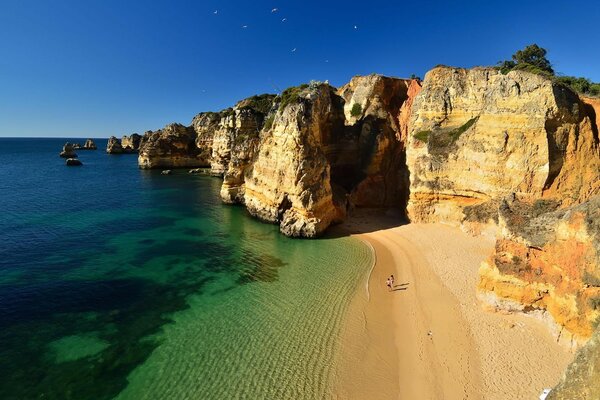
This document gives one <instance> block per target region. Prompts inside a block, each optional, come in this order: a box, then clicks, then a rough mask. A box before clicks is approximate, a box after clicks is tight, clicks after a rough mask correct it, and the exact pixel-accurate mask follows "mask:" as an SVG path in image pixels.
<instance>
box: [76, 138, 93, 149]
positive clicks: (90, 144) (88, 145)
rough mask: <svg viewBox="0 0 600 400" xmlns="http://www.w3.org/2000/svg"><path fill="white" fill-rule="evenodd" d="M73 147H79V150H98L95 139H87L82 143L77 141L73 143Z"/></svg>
mask: <svg viewBox="0 0 600 400" xmlns="http://www.w3.org/2000/svg"><path fill="white" fill-rule="evenodd" d="M73 148H74V149H78V150H96V149H97V147H96V143H94V141H93V140H92V139H87V140H86V141H85V143H84V144H83V146H82V145H80V144H79V143H75V144H73Z"/></svg>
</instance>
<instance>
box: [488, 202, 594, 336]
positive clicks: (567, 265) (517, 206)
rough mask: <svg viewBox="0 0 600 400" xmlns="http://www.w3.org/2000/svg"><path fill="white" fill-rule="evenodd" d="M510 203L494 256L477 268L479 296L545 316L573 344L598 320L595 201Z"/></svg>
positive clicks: (502, 216)
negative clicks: (561, 206) (569, 205)
mask: <svg viewBox="0 0 600 400" xmlns="http://www.w3.org/2000/svg"><path fill="white" fill-rule="evenodd" d="M559 205H560V203H559V202H557V201H552V200H544V199H538V200H536V201H534V202H528V201H520V200H518V199H515V198H509V199H506V200H505V201H503V202H502V204H501V206H500V207H499V210H500V212H499V226H500V230H499V231H500V233H499V235H498V239H497V241H496V249H495V252H494V253H493V254H492V255H491V256H490V258H489V259H488V260H487V261H486V262H484V263H483V264H482V266H481V268H480V281H479V287H478V290H479V297H480V298H481V299H482V300H484V301H485V303H487V304H491V305H493V306H494V307H495V308H498V309H504V310H518V311H523V312H528V313H534V314H538V315H540V316H542V317H546V318H547V319H548V320H549V321H550V322H552V325H554V327H555V328H556V329H555V333H556V335H557V337H559V338H560V340H562V341H565V342H567V343H569V344H573V345H576V344H577V343H578V342H581V341H584V340H585V339H587V338H589V337H590V335H591V334H592V331H593V329H594V327H595V326H596V324H597V323H598V321H600V196H596V197H594V198H592V199H590V200H589V201H586V202H584V203H582V204H580V205H577V206H571V207H568V208H559Z"/></svg>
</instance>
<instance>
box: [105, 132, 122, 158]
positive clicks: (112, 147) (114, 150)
mask: <svg viewBox="0 0 600 400" xmlns="http://www.w3.org/2000/svg"><path fill="white" fill-rule="evenodd" d="M106 152H107V153H108V154H123V147H122V146H121V141H120V140H119V139H117V138H116V137H115V136H111V137H109V138H108V143H107V144H106Z"/></svg>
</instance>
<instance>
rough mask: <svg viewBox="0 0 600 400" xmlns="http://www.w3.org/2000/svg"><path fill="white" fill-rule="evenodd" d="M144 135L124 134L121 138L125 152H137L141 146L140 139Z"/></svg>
mask: <svg viewBox="0 0 600 400" xmlns="http://www.w3.org/2000/svg"><path fill="white" fill-rule="evenodd" d="M141 139H142V136H141V135H139V134H137V133H133V134H131V135H129V136H127V135H123V137H122V138H121V147H122V148H123V152H124V153H137V152H138V150H139V148H140V141H141Z"/></svg>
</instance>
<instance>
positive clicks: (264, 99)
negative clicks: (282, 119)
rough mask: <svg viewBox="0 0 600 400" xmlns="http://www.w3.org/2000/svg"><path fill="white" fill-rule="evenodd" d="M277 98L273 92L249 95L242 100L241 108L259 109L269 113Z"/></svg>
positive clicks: (263, 112)
mask: <svg viewBox="0 0 600 400" xmlns="http://www.w3.org/2000/svg"><path fill="white" fill-rule="evenodd" d="M274 99H275V95H272V94H268V93H265V94H259V95H256V96H252V97H249V98H247V99H245V100H242V101H241V102H240V107H239V108H240V109H241V110H244V109H250V110H254V111H257V112H259V113H261V114H264V115H267V114H268V113H269V111H271V108H272V107H273V100H274Z"/></svg>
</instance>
